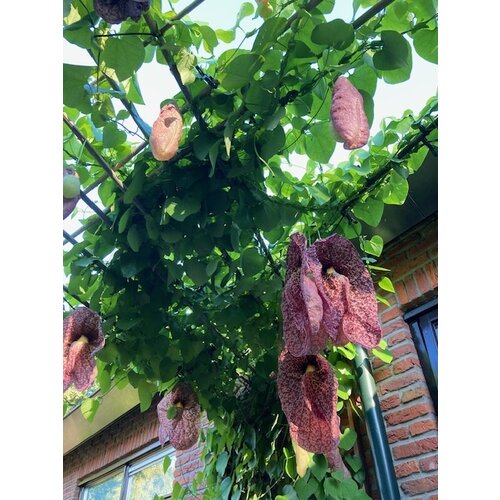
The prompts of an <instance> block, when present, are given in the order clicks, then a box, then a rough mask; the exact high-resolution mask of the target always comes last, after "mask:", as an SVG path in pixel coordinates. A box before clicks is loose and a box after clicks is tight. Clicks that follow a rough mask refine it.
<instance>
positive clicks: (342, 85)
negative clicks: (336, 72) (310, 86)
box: [330, 76, 370, 149]
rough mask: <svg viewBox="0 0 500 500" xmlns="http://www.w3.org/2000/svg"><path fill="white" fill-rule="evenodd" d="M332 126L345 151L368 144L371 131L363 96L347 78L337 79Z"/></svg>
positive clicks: (331, 110)
mask: <svg viewBox="0 0 500 500" xmlns="http://www.w3.org/2000/svg"><path fill="white" fill-rule="evenodd" d="M330 116H331V119H332V125H333V128H334V129H335V131H336V132H337V134H338V135H339V136H340V138H341V139H342V141H344V149H357V148H361V147H363V146H364V145H365V144H366V143H367V142H368V137H369V135H370V129H369V127H368V119H367V118H366V114H365V110H364V108H363V96H362V95H361V94H360V93H359V91H358V90H357V89H356V87H354V85H353V84H352V83H351V82H350V81H349V80H348V79H347V78H346V77H345V76H340V77H339V78H337V81H336V82H335V85H334V87H333V98H332V106H331V108H330Z"/></svg>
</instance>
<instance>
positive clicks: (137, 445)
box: [63, 404, 158, 500]
mask: <svg viewBox="0 0 500 500" xmlns="http://www.w3.org/2000/svg"><path fill="white" fill-rule="evenodd" d="M76 411H79V410H76ZM155 441H158V420H157V417H156V405H155V404H153V405H152V406H151V408H150V409H149V410H148V411H147V412H144V413H141V412H140V409H139V407H136V408H134V409H133V410H131V411H130V412H128V413H126V414H125V415H124V416H123V417H121V418H120V419H119V420H117V421H116V422H114V423H113V424H112V425H110V426H109V427H107V428H106V429H104V430H103V431H101V432H100V433H98V434H96V435H95V436H93V437H92V438H90V439H89V440H88V441H86V442H85V443H83V444H82V445H81V446H79V447H78V448H77V449H75V450H73V451H71V452H70V453H68V454H67V455H66V456H65V457H64V460H63V469H64V500H78V495H79V492H80V489H79V488H78V486H77V484H78V481H80V480H81V479H82V478H84V477H86V476H88V475H89V474H93V473H96V472H99V471H100V470H102V469H104V468H106V467H108V466H109V465H111V464H113V462H117V461H119V460H120V459H122V458H124V457H126V456H127V455H131V454H132V453H135V452H137V451H138V450H140V449H141V448H144V447H146V446H148V445H150V444H151V443H154V442H155Z"/></svg>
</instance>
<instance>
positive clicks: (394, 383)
mask: <svg viewBox="0 0 500 500" xmlns="http://www.w3.org/2000/svg"><path fill="white" fill-rule="evenodd" d="M419 380H424V376H423V375H422V373H421V372H412V373H408V374H406V375H400V376H399V377H393V378H391V379H390V380H386V381H384V382H381V383H380V384H378V386H377V387H378V390H379V391H380V394H381V395H382V396H383V395H384V394H387V393H388V392H394V391H397V390H399V389H402V388H403V387H407V386H409V385H411V384H413V383H414V382H417V381H419Z"/></svg>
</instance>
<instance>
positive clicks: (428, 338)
mask: <svg viewBox="0 0 500 500" xmlns="http://www.w3.org/2000/svg"><path fill="white" fill-rule="evenodd" d="M403 319H404V320H405V321H406V323H407V324H408V326H409V327H410V332H411V335H412V338H413V342H414V344H415V348H416V350H417V354H418V358H419V360H420V366H421V368H422V371H423V373H424V377H425V381H426V383H427V387H428V389H429V393H430V395H431V399H432V403H433V405H434V410H435V411H436V415H437V414H438V358H439V356H438V333H437V331H436V332H434V327H433V322H434V321H437V320H438V300H437V298H436V299H433V300H431V301H429V302H427V303H425V304H423V305H421V306H419V307H416V308H415V309H412V310H411V311H408V312H407V313H406V314H405V315H404V316H403Z"/></svg>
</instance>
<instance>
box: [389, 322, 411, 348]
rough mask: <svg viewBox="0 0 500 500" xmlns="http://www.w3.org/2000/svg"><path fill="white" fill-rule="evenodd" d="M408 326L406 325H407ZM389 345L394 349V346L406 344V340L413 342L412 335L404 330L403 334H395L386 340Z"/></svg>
mask: <svg viewBox="0 0 500 500" xmlns="http://www.w3.org/2000/svg"><path fill="white" fill-rule="evenodd" d="M405 325H406V323H405ZM386 340H387V345H388V346H389V347H392V346H393V345H396V344H399V343H400V342H404V341H405V340H411V334H410V331H409V330H404V331H402V332H398V333H394V334H393V335H391V336H390V337H388V338H386Z"/></svg>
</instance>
